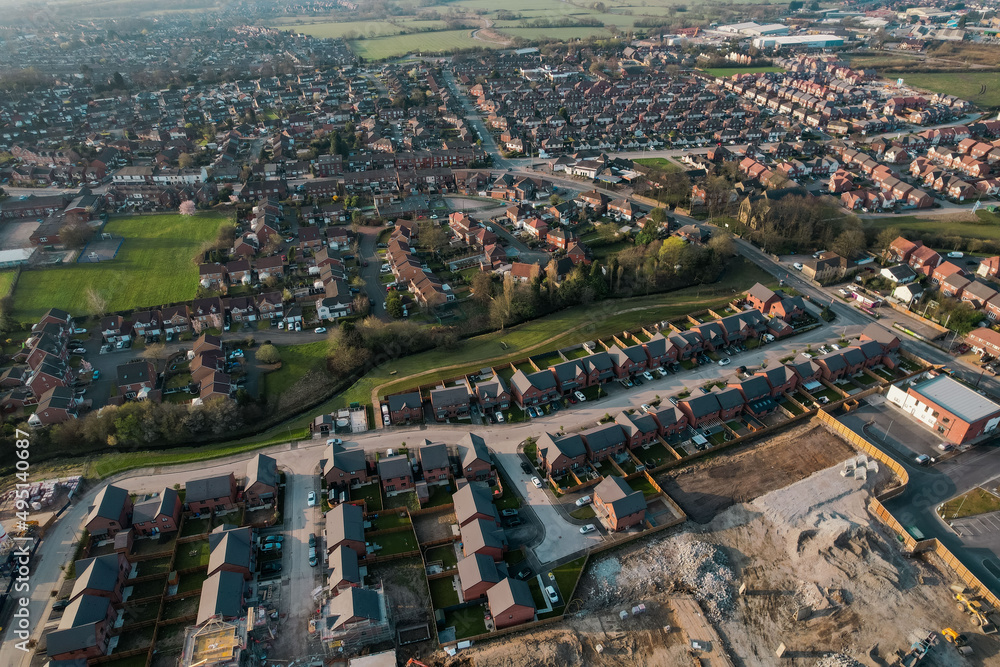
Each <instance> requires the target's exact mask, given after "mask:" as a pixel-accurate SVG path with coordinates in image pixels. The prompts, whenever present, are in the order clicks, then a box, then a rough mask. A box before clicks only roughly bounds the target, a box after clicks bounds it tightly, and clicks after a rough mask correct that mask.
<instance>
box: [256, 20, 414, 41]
mask: <svg viewBox="0 0 1000 667" xmlns="http://www.w3.org/2000/svg"><path fill="white" fill-rule="evenodd" d="M271 27H272V28H274V29H276V30H291V31H292V32H296V33H302V34H305V35H310V36H312V37H319V38H321V39H323V38H327V37H330V38H334V39H336V38H339V37H348V38H352V37H353V38H357V37H360V36H364V37H383V36H386V35H398V34H399V32H400V29H399V27H398V26H395V25H393V24H391V23H389V22H388V21H308V20H302V21H283V22H282V23H280V24H278V25H273V26H271Z"/></svg>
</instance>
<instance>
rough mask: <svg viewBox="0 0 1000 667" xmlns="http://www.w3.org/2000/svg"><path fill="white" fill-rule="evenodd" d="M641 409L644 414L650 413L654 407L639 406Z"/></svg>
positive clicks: (647, 405) (645, 404)
mask: <svg viewBox="0 0 1000 667" xmlns="http://www.w3.org/2000/svg"><path fill="white" fill-rule="evenodd" d="M639 409H640V410H642V411H643V412H649V411H650V410H652V409H653V407H652V406H651V405H650V404H649V403H643V404H642V405H640V406H639Z"/></svg>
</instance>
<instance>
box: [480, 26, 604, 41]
mask: <svg viewBox="0 0 1000 667" xmlns="http://www.w3.org/2000/svg"><path fill="white" fill-rule="evenodd" d="M499 30H500V32H502V33H504V34H505V35H512V36H513V37H520V38H522V39H527V40H531V41H537V40H546V39H557V40H559V41H561V42H568V41H571V40H574V39H587V38H588V37H594V36H595V35H598V36H601V37H610V36H611V33H610V32H608V31H607V30H605V29H604V28H597V27H590V26H574V27H570V28H500V29H499Z"/></svg>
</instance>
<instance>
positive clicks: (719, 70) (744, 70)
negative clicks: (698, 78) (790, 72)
mask: <svg viewBox="0 0 1000 667" xmlns="http://www.w3.org/2000/svg"><path fill="white" fill-rule="evenodd" d="M702 71H703V72H705V74H710V75H711V76H734V75H736V74H767V73H769V72H784V71H785V70H784V68H782V67H709V68H708V69H704V70H702Z"/></svg>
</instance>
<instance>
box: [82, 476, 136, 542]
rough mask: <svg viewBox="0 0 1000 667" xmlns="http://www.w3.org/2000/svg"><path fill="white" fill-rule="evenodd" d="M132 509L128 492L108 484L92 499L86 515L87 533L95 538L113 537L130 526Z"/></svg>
mask: <svg viewBox="0 0 1000 667" xmlns="http://www.w3.org/2000/svg"><path fill="white" fill-rule="evenodd" d="M133 509H134V506H133V503H132V498H131V497H130V496H129V493H128V491H126V490H125V489H122V488H119V487H117V486H115V485H114V484H108V485H107V486H106V487H104V488H103V489H101V491H100V492H99V493H98V494H97V497H96V498H94V504H93V506H91V508H90V513H89V514H88V515H87V521H86V526H87V531H88V532H89V533H90V534H91V535H93V536H95V537H114V536H115V534H116V533H118V531H120V530H124V529H126V528H129V527H130V526H131V525H132V512H133Z"/></svg>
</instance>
